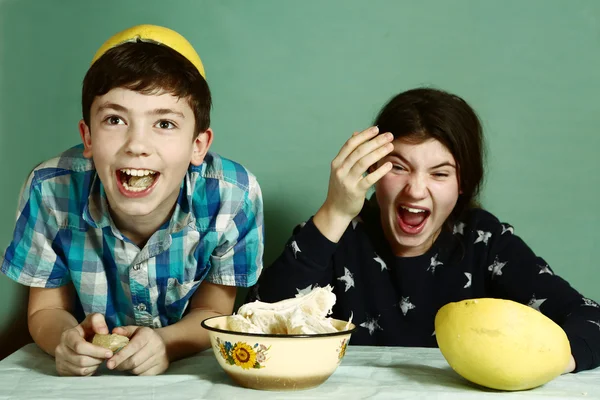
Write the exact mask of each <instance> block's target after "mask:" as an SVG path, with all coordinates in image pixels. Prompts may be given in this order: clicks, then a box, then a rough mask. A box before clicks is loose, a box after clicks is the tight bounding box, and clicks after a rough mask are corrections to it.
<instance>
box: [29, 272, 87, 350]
mask: <svg viewBox="0 0 600 400" xmlns="http://www.w3.org/2000/svg"><path fill="white" fill-rule="evenodd" d="M74 302H75V289H74V288H73V284H72V283H69V284H67V285H64V286H60V287H57V288H51V289H47V288H36V287H32V288H30V289H29V305H28V309H27V324H28V326H29V334H30V335H31V337H32V338H33V340H34V342H35V343H36V344H37V345H38V346H40V348H41V349H42V350H44V351H45V352H46V353H48V354H50V355H51V356H54V355H55V351H56V347H57V346H58V344H59V343H60V340H61V335H62V333H63V332H64V331H66V330H68V329H70V328H74V327H75V326H77V325H79V323H78V322H77V320H76V319H75V317H74V316H73V314H72V310H73V305H74Z"/></svg>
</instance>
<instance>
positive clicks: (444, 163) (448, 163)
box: [388, 152, 456, 169]
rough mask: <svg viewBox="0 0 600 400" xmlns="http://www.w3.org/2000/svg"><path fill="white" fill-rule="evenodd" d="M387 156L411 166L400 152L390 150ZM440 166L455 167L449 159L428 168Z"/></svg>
mask: <svg viewBox="0 0 600 400" xmlns="http://www.w3.org/2000/svg"><path fill="white" fill-rule="evenodd" d="M388 156H392V157H397V158H399V159H400V161H402V162H403V163H405V164H407V165H408V166H410V167H412V165H411V163H410V162H408V160H407V159H406V158H404V157H403V156H402V155H401V154H398V153H394V152H392V153H390V154H388ZM441 167H452V168H454V169H456V165H454V164H452V163H451V162H450V161H444V162H441V163H439V164H438V165H434V166H433V167H431V168H429V169H437V168H441Z"/></svg>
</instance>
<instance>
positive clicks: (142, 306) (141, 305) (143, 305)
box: [137, 303, 146, 311]
mask: <svg viewBox="0 0 600 400" xmlns="http://www.w3.org/2000/svg"><path fill="white" fill-rule="evenodd" d="M137 309H138V311H146V305H145V304H144V303H140V304H138V306H137Z"/></svg>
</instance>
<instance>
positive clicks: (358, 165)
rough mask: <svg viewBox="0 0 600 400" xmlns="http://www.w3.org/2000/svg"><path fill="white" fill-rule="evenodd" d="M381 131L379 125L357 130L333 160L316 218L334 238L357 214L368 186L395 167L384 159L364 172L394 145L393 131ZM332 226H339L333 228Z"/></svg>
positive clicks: (333, 238)
mask: <svg viewBox="0 0 600 400" xmlns="http://www.w3.org/2000/svg"><path fill="white" fill-rule="evenodd" d="M378 133H379V129H378V128H377V127H376V126H373V127H370V128H368V129H366V130H364V131H362V132H355V133H354V134H353V135H352V137H351V138H350V139H348V141H347V142H346V143H345V144H344V146H342V148H341V150H340V152H339V153H338V155H337V156H336V157H335V158H334V159H333V161H332V162H331V174H330V176H329V189H328V192H327V199H326V200H325V203H324V204H323V206H322V207H321V209H320V210H319V211H318V212H317V214H316V215H315V217H314V219H313V221H314V222H315V225H316V226H317V228H319V230H320V231H321V233H323V234H324V235H325V237H327V238H328V239H329V240H331V241H333V242H337V241H338V240H339V239H340V238H341V235H342V234H343V232H344V230H345V229H346V227H347V226H348V224H350V221H352V219H353V218H354V217H356V216H357V215H358V213H359V212H360V210H361V209H362V206H363V204H364V202H365V196H366V194H367V191H368V190H369V188H370V187H371V186H372V185H373V184H374V183H375V182H377V181H378V180H379V179H381V178H382V177H383V176H384V175H385V174H387V173H388V172H389V171H390V170H391V169H392V165H391V163H385V164H383V165H381V166H380V167H379V168H377V169H376V170H374V171H372V172H371V173H369V174H368V175H366V176H364V174H365V172H367V170H368V169H369V167H371V166H372V165H373V164H375V163H377V161H379V160H381V159H382V158H383V157H384V156H386V155H387V154H388V153H390V152H391V151H392V150H393V149H394V145H393V144H391V143H390V142H391V141H392V140H393V139H394V137H393V135H392V134H391V133H386V134H383V135H379V136H378ZM332 227H336V229H330V228H332ZM342 228H343V229H342ZM329 231H331V232H329Z"/></svg>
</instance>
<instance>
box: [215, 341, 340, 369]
mask: <svg viewBox="0 0 600 400" xmlns="http://www.w3.org/2000/svg"><path fill="white" fill-rule="evenodd" d="M216 344H217V347H218V353H219V354H220V355H221V357H223V359H224V360H225V362H226V363H227V364H229V365H237V366H238V367H241V368H242V369H250V368H256V369H259V368H264V367H265V365H264V363H265V362H266V361H267V360H268V358H267V356H268V354H267V351H269V349H270V348H271V346H269V347H267V346H265V345H264V344H259V343H255V344H254V346H252V345H249V344H248V343H246V342H235V343H231V342H228V341H223V340H221V338H219V337H217V340H216ZM344 350H345V349H344Z"/></svg>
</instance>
